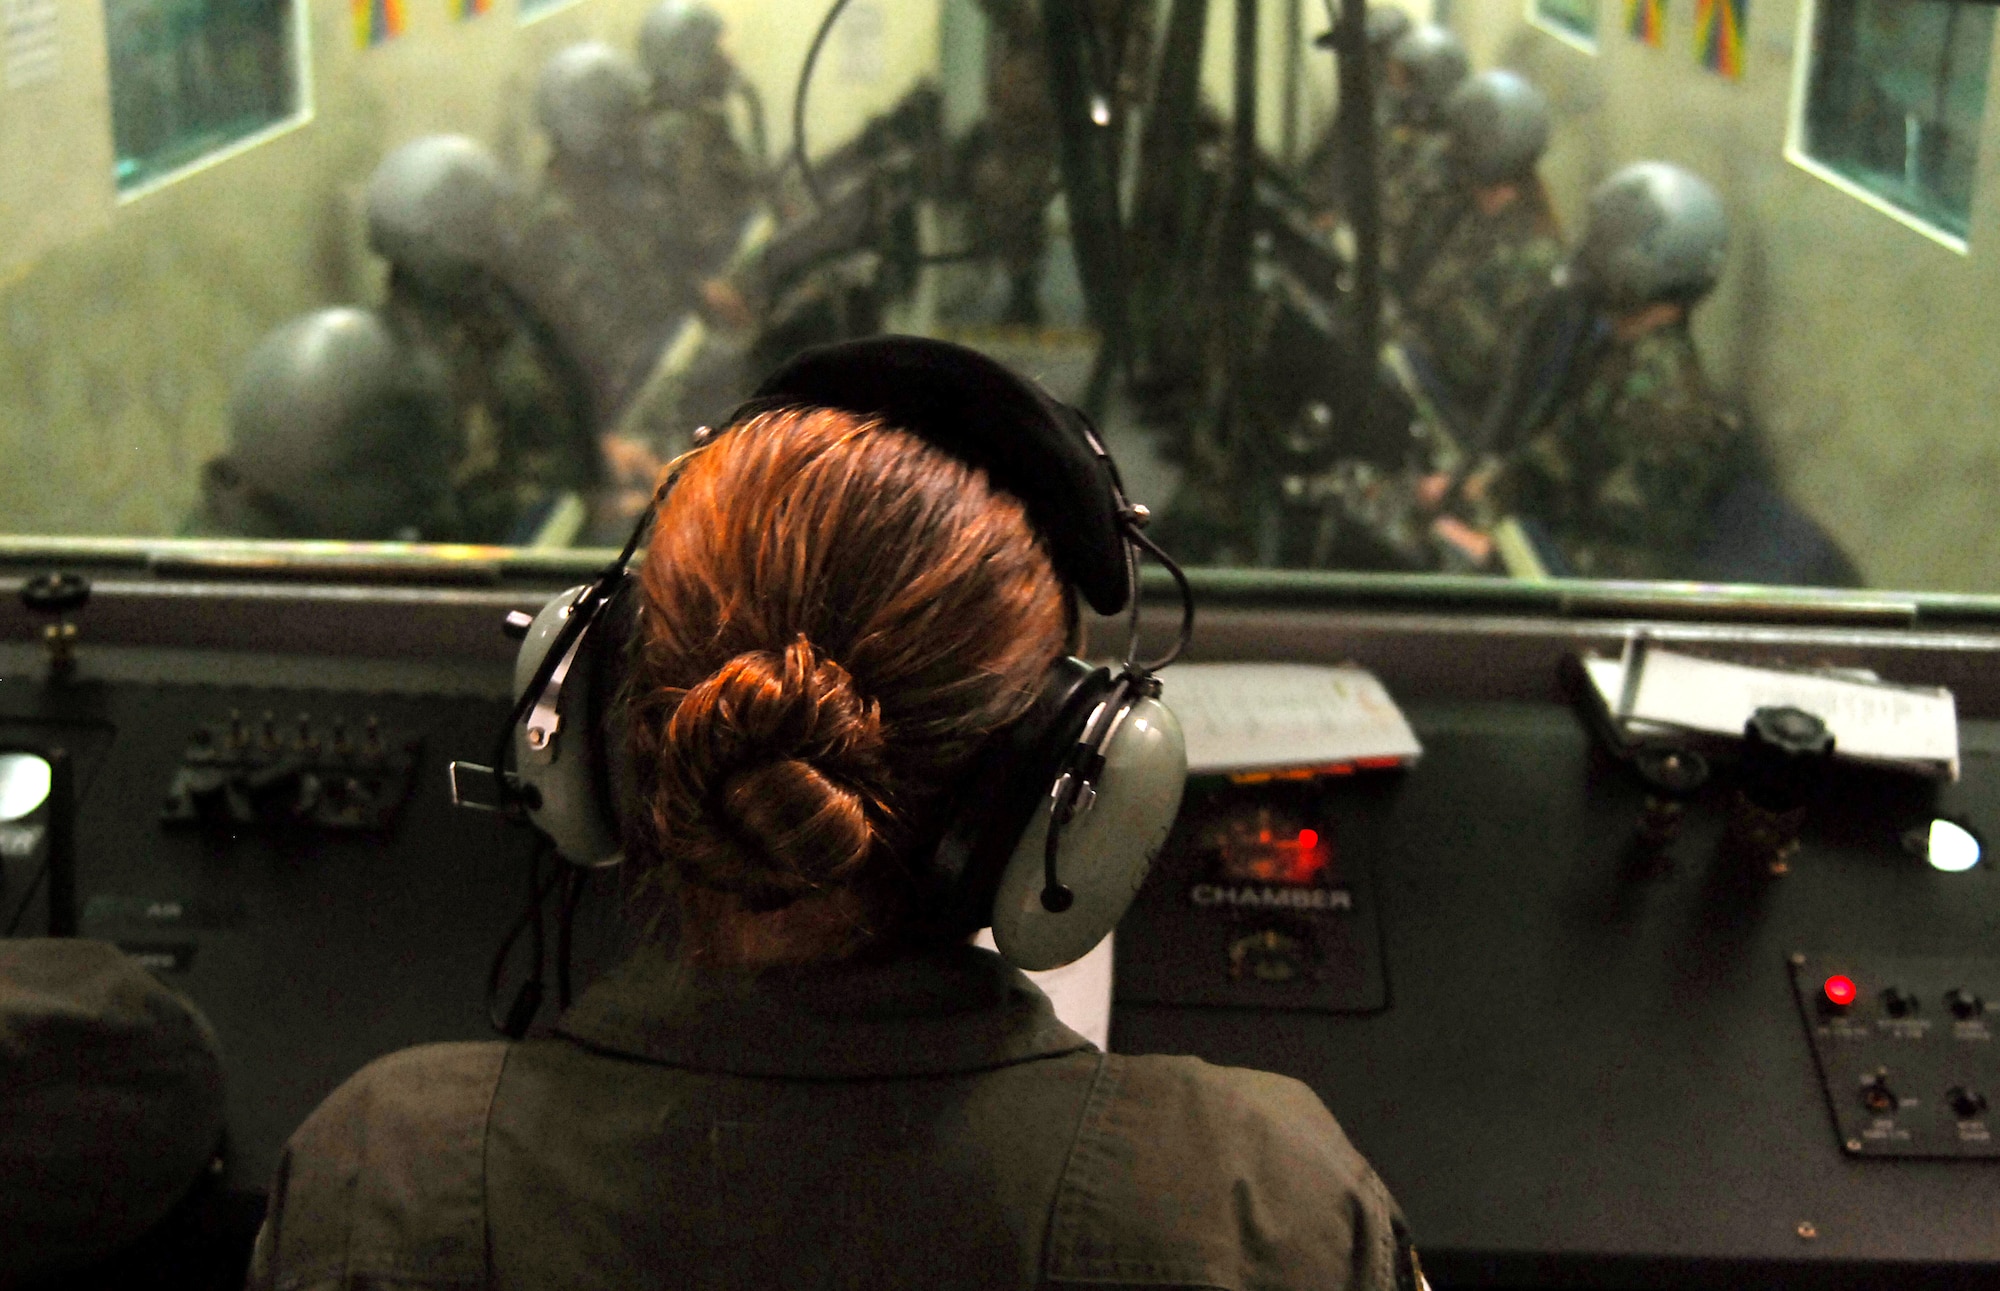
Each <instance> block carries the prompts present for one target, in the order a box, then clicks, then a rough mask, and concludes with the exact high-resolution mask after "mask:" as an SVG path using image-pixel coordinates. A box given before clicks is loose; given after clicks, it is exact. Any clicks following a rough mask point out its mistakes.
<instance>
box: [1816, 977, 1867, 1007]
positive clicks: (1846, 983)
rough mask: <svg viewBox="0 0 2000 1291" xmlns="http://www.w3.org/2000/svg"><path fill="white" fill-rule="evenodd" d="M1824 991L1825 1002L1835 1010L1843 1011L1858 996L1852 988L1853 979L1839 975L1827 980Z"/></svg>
mask: <svg viewBox="0 0 2000 1291" xmlns="http://www.w3.org/2000/svg"><path fill="white" fill-rule="evenodd" d="M1824 989H1825V991H1826V1002H1827V1003H1828V1004H1831V1005H1833V1006H1834V1007H1835V1008H1837V1009H1844V1008H1846V1007H1847V1006H1848V1005H1850V1004H1852V1003H1854V998H1855V996H1856V995H1858V994H1859V992H1858V991H1856V990H1855V988H1854V979H1853V978H1851V977H1847V976H1844V975H1842V974H1840V973H1835V974H1834V975H1833V976H1832V977H1829V978H1827V979H1826V986H1825V988H1824Z"/></svg>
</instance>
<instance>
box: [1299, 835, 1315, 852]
mask: <svg viewBox="0 0 2000 1291" xmlns="http://www.w3.org/2000/svg"><path fill="white" fill-rule="evenodd" d="M1318 846H1319V834H1318V832H1317V831H1315V830H1311V829H1301V830H1300V831H1299V850H1300V851H1302V852H1310V851H1311V850H1312V849H1313V848H1315V847H1318Z"/></svg>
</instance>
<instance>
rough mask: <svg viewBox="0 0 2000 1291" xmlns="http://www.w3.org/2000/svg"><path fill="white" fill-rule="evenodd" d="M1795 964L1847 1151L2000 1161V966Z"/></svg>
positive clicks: (1840, 960)
mask: <svg viewBox="0 0 2000 1291" xmlns="http://www.w3.org/2000/svg"><path fill="white" fill-rule="evenodd" d="M1789 964H1790V967H1791V974H1792V990H1793V993H1794V995H1796V996H1797V998H1798V1003H1799V1011H1800V1014H1801V1016H1802V1017H1803V1018H1804V1020H1805V1026H1806V1034H1807V1036H1808V1037H1809V1038H1810V1039H1811V1042H1812V1049H1813V1058H1814V1061H1815V1062H1816V1063H1817V1064H1818V1068H1819V1075H1820V1081H1821V1083H1822V1085H1823V1086H1824V1087H1825V1089H1826V1102H1827V1107H1828V1109H1829V1110H1831V1112H1832V1113H1833V1122H1834V1128H1835V1130H1836V1132H1837V1133H1838V1134H1839V1136H1840V1146H1841V1148H1842V1150H1843V1151H1845V1152H1847V1153H1848V1154H1850V1155H1852V1156H1857V1157H2000V1141H1996V1139H1995V1136H1994V1134H1993V1129H1994V1127H1995V1125H1996V1123H2000V1122H1996V1118H1995V1116H1994V1114H1993V1107H1992V1103H1993V1100H1994V1099H1995V1098H1996V1097H2000V1047H1996V1046H1995V1044H1994V1030H1995V1027H1994V1023H1995V1022H1996V1020H2000V1019H1996V1017H1995V1015H1994V1014H1993V1013H1992V1012H1991V1011H1990V1010H1989V1003H1990V1002H1993V1001H1995V1000H2000V961H1996V960H1981V959H1894V958H1885V957H1881V956H1873V955H1847V954H1806V953H1803V952H1801V953H1797V954H1794V955H1792V956H1791V958H1790V960H1789Z"/></svg>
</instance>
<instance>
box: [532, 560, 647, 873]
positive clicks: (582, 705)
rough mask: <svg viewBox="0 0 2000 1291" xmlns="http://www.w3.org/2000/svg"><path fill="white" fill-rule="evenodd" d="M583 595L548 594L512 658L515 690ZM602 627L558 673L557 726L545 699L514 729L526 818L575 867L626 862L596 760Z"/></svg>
mask: <svg viewBox="0 0 2000 1291" xmlns="http://www.w3.org/2000/svg"><path fill="white" fill-rule="evenodd" d="M581 590H582V589H581V588H575V587H572V588H570V589H569V590H568V591H566V592H562V593H559V594H558V595H556V596H553V597H550V598H549V600H548V601H547V602H546V603H545V604H543V606H542V608H541V609H540V610H539V611H537V612H536V614H535V621H534V623H533V624H531V625H530V626H529V628H528V635H527V636H526V637H525V638H523V639H522V641H521V649H520V653H519V654H518V655H517V656H516V657H515V660H514V685H515V688H516V690H517V691H519V690H523V689H525V688H526V687H527V686H528V685H529V684H530V683H531V682H533V680H534V676H535V672H536V670H537V669H538V668H539V667H540V666H541V663H542V661H543V659H544V658H546V657H547V655H548V652H549V649H550V647H551V646H552V645H553V644H554V643H555V640H556V636H557V634H558V633H559V632H561V631H562V626H563V623H564V621H565V620H566V619H567V618H568V616H569V607H570V606H571V605H572V604H574V603H575V602H576V599H577V594H578V593H579V592H580V591H581ZM603 629H604V625H603V624H601V623H592V624H591V625H590V626H589V627H588V628H586V629H585V630H584V632H583V634H582V635H581V636H579V637H578V638H577V639H576V641H575V642H574V644H573V646H572V647H571V648H572V651H573V655H574V657H573V660H572V662H571V664H570V666H569V667H568V668H567V669H566V670H563V671H561V672H559V673H558V676H560V677H562V686H561V698H560V700H559V702H558V704H557V708H556V713H555V722H554V724H553V728H552V729H551V727H550V726H549V725H548V724H547V723H546V721H545V718H546V714H544V713H543V712H542V710H541V697H540V696H537V697H536V704H535V707H534V708H532V709H530V711H529V714H528V718H527V720H526V721H525V722H524V723H523V724H522V725H520V726H516V727H515V728H514V732H513V740H514V766H515V774H517V775H518V776H519V777H520V779H521V783H522V784H524V785H526V786H529V787H530V788H531V789H532V790H533V792H532V793H531V794H528V795H526V797H527V799H528V802H529V806H528V809H527V810H528V819H529V820H530V821H532V822H533V823H534V826H535V828H537V829H539V830H541V831H542V833H544V834H546V835H548V837H549V840H550V841H551V842H553V843H554V844H555V846H556V850H557V851H558V852H560V853H561V854H562V855H563V857H564V859H566V860H568V861H570V862H571V863H572V864H576V865H589V866H601V865H613V864H616V863H617V862H618V861H620V860H621V859H623V857H622V855H621V853H620V842H619V839H618V837H617V832H616V830H615V829H613V828H612V827H611V825H610V824H609V821H608V819H607V817H608V816H609V814H610V813H609V812H607V810H606V803H605V801H604V790H603V788H602V780H603V775H602V767H601V765H600V763H599V759H598V757H597V753H598V748H597V745H598V742H599V740H600V732H599V731H598V730H597V729H596V725H597V724H596V723H595V722H593V721H592V720H591V716H592V715H591V713H590V709H591V707H592V705H591V703H590V698H591V695H592V692H593V690H594V688H595V684H594V678H593V676H592V673H593V670H594V669H595V668H596V667H597V666H598V659H597V654H598V646H600V645H601V644H602V642H601V641H593V640H592V638H593V637H594V636H596V635H598V634H599V633H600V632H601V631H602V630H603ZM536 727H540V729H541V734H540V735H535V734H531V731H532V730H533V729H534V728H536ZM538 740H539V743H538V742H537V741H538Z"/></svg>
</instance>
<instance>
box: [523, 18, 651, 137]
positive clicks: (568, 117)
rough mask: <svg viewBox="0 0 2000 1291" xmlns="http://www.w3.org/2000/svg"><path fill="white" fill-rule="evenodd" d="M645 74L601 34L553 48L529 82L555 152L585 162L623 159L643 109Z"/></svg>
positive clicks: (635, 62)
mask: <svg viewBox="0 0 2000 1291" xmlns="http://www.w3.org/2000/svg"><path fill="white" fill-rule="evenodd" d="M646 92H647V86H646V74H645V73H644V72H643V71H641V70H640V69H639V64H638V62H637V61H636V60H634V59H633V58H631V57H630V56H629V55H626V54H623V53H621V52H619V51H618V50H616V49H613V48H612V47H611V46H609V45H607V44H605V43H604V42H603V41H601V40H588V41H583V42H581V43H580V44H575V45H570V46H568V47H567V48H564V49H560V50H557V51H556V52H555V54H553V55H552V56H551V57H550V58H549V60H548V62H546V63H543V64H542V72H541V76H540V77H539V78H538V79H537V81H536V82H535V118H536V119H537V120H538V121H540V122H541V123H542V129H544V130H546V131H548V132H549V142H550V143H551V144H552V145H553V146H554V148H555V150H556V152H557V153H558V154H561V155H563V156H567V157H573V158H575V159H577V160H578V161H581V162H584V163H585V164H587V165H615V164H618V163H619V162H621V161H623V160H625V158H626V156H627V154H628V151H629V149H630V147H631V146H632V142H633V139H634V136H635V135H636V132H637V130H638V123H639V118H640V116H641V115H642V114H643V113H644V112H645V110H646Z"/></svg>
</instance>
